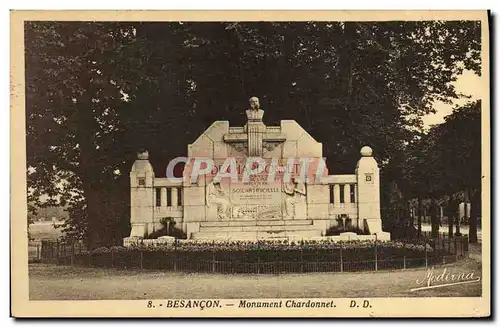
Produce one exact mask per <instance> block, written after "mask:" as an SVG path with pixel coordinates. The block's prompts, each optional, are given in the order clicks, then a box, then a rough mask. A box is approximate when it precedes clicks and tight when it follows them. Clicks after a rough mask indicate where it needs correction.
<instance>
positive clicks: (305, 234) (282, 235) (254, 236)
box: [191, 229, 321, 240]
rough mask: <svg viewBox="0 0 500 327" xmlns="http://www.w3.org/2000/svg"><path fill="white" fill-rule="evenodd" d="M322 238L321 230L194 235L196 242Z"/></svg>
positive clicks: (209, 232)
mask: <svg viewBox="0 0 500 327" xmlns="http://www.w3.org/2000/svg"><path fill="white" fill-rule="evenodd" d="M316 236H321V231H320V230H314V229H307V230H297V229H295V230H280V231H200V232H196V233H193V234H192V235H191V237H192V238H193V239H195V240H213V239H224V240H258V239H271V240H272V239H290V238H293V239H298V240H300V239H302V238H304V239H305V238H310V237H316Z"/></svg>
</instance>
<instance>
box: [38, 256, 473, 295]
mask: <svg viewBox="0 0 500 327" xmlns="http://www.w3.org/2000/svg"><path fill="white" fill-rule="evenodd" d="M444 268H446V270H447V272H451V273H453V272H455V273H460V272H465V273H468V272H474V275H475V276H479V275H480V274H481V263H480V262H478V261H475V260H473V259H466V260H463V261H460V262H457V263H454V264H449V265H444V266H436V267H435V268H434V270H435V273H441V272H442V271H443V269H444ZM426 272H427V270H426V269H411V270H405V271H402V270H395V271H379V272H358V273H311V274H285V275H218V274H201V273H195V274H189V273H176V272H163V271H138V270H117V269H103V268H83V267H69V266H56V265H45V264H31V265H30V266H29V274H30V300H119V299H120V300H121V299H123V300H125V299H127V300H135V299H165V298H286V297H288V298H304V297H325V298H335V297H409V296H411V297H427V296H480V295H481V283H472V284H462V285H454V286H447V287H441V288H435V289H429V290H422V291H416V292H410V289H411V288H416V287H419V286H422V285H417V284H416V280H417V279H423V278H424V277H425V275H426Z"/></svg>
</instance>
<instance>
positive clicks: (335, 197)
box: [333, 184, 340, 207]
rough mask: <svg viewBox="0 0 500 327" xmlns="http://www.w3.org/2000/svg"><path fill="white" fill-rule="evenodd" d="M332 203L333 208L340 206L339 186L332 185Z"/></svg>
mask: <svg viewBox="0 0 500 327" xmlns="http://www.w3.org/2000/svg"><path fill="white" fill-rule="evenodd" d="M333 203H334V207H339V206H340V185H339V184H334V185H333Z"/></svg>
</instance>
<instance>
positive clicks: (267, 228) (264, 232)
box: [190, 219, 322, 240]
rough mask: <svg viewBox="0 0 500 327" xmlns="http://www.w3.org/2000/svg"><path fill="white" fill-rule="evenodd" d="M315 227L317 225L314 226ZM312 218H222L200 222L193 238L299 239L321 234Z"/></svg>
mask: <svg viewBox="0 0 500 327" xmlns="http://www.w3.org/2000/svg"><path fill="white" fill-rule="evenodd" d="M316 228H317V227H316ZM321 232H322V231H321V230H318V229H315V226H313V222H312V220H255V219H254V220H224V221H207V222H201V223H200V231H199V232H196V233H192V235H190V236H191V238H192V239H195V240H213V239H226V240H258V239H292V238H293V239H301V238H308V237H314V236H321Z"/></svg>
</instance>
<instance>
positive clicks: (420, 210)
mask: <svg viewBox="0 0 500 327" xmlns="http://www.w3.org/2000/svg"><path fill="white" fill-rule="evenodd" d="M417 217H418V218H417V219H418V220H417V224H418V227H417V236H418V237H420V236H421V235H422V198H421V197H420V196H419V197H418V204H417Z"/></svg>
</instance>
